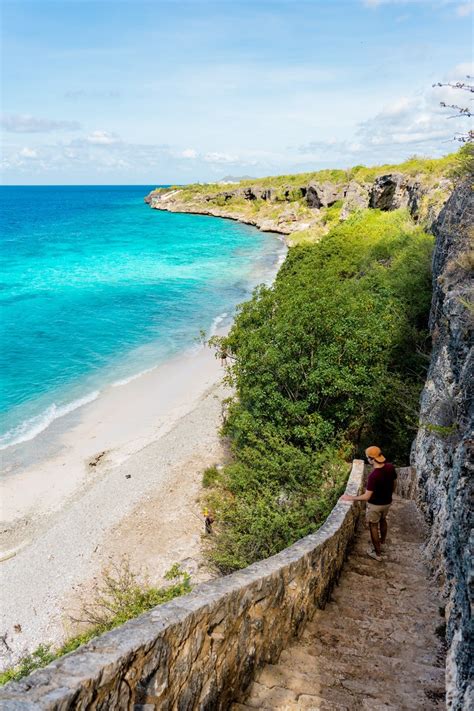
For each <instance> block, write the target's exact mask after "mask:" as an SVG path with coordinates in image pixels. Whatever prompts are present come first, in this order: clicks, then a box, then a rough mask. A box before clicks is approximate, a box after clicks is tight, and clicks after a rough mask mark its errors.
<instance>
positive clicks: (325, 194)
mask: <svg viewBox="0 0 474 711" xmlns="http://www.w3.org/2000/svg"><path fill="white" fill-rule="evenodd" d="M342 195H343V190H341V188H339V186H337V185H335V184H334V183H328V182H326V183H316V182H312V183H309V185H308V187H307V189H306V192H305V196H306V203H307V205H308V207H312V208H316V209H318V210H319V209H320V208H321V207H331V205H334V203H335V202H337V201H338V200H340V199H341V197H342Z"/></svg>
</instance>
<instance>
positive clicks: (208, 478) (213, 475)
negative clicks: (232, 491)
mask: <svg viewBox="0 0 474 711" xmlns="http://www.w3.org/2000/svg"><path fill="white" fill-rule="evenodd" d="M219 474H220V472H219V470H218V468H217V466H216V465H214V466H212V467H207V468H206V469H204V472H203V475H202V485H203V487H204V488H205V489H207V488H209V487H210V486H215V485H216V484H217V482H218V481H219V478H220V477H219Z"/></svg>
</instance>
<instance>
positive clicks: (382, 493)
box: [367, 462, 397, 506]
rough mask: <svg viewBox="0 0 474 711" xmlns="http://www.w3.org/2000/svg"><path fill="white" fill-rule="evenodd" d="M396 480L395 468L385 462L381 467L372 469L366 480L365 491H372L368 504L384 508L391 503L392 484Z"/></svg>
mask: <svg viewBox="0 0 474 711" xmlns="http://www.w3.org/2000/svg"><path fill="white" fill-rule="evenodd" d="M396 478H397V472H396V471H395V467H394V466H393V464H390V462H385V464H384V465H383V467H378V468H376V469H372V471H371V472H370V474H369V478H368V479H367V490H368V491H372V492H373V493H372V496H371V497H370V499H369V504H375V505H376V506H386V505H387V504H391V503H392V492H393V482H394V481H395V479H396Z"/></svg>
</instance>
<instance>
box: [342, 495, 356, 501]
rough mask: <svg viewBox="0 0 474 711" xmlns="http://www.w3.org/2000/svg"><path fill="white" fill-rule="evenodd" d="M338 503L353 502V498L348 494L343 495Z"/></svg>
mask: <svg viewBox="0 0 474 711" xmlns="http://www.w3.org/2000/svg"><path fill="white" fill-rule="evenodd" d="M339 501H354V497H353V496H351V495H350V494H343V495H342V496H341V498H340V499H339Z"/></svg>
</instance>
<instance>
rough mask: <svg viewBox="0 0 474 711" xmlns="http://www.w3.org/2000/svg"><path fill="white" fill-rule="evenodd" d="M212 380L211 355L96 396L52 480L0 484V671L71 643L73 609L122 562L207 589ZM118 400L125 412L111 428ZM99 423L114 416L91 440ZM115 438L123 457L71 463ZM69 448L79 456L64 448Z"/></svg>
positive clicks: (216, 395)
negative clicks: (1, 511)
mask: <svg viewBox="0 0 474 711" xmlns="http://www.w3.org/2000/svg"><path fill="white" fill-rule="evenodd" d="M221 379H222V370H221V367H220V365H219V364H218V361H217V359H216V358H215V356H214V353H213V352H211V351H210V349H204V348H202V349H200V351H199V352H198V353H195V354H194V355H189V354H188V355H187V356H186V357H183V356H181V357H179V358H176V359H175V360H174V361H173V362H172V363H167V364H165V365H163V366H159V367H158V368H157V369H156V370H155V371H153V372H152V373H148V374H146V375H145V376H143V377H142V378H137V379H136V380H133V381H131V382H130V383H129V384H128V385H125V386H123V387H120V388H111V389H110V391H115V392H110V391H109V392H108V393H105V395H106V396H107V395H109V396H111V397H105V399H104V400H103V401H102V403H100V402H99V400H97V401H95V402H93V403H91V404H90V405H89V406H86V408H84V412H83V413H82V419H81V421H80V423H79V424H78V425H77V426H76V428H74V429H73V430H71V431H69V432H68V433H66V434H65V439H66V440H67V441H68V443H69V444H68V446H69V448H70V449H69V450H66V452H69V454H67V455H65V450H64V449H62V450H61V451H60V452H59V454H58V458H59V459H58V461H57V462H56V467H55V468H54V467H53V466H52V463H51V461H50V460H46V462H45V463H44V464H43V468H38V467H36V468H35V467H32V468H31V470H29V471H26V472H25V473H23V474H20V475H14V476H12V477H9V480H8V481H9V486H5V482H2V485H3V491H2V492H1V495H2V501H3V502H6V508H7V513H8V514H9V515H10V520H9V523H7V524H4V525H3V526H2V532H1V538H2V539H3V546H2V555H1V556H0V566H1V567H0V572H1V579H2V592H1V615H0V619H1V622H2V625H1V629H2V635H5V634H6V635H7V637H6V642H7V645H8V648H7V647H6V646H5V645H4V647H3V649H1V650H0V666H1V667H2V668H6V667H8V666H11V665H12V664H15V663H16V662H17V661H18V659H19V658H21V657H22V656H24V654H25V653H27V652H31V651H32V650H33V649H35V648H36V647H37V646H38V645H39V644H53V645H54V646H55V645H58V644H60V643H61V642H62V641H63V640H64V639H65V637H66V636H69V635H70V633H71V629H70V623H69V622H68V620H69V617H70V615H71V613H73V612H74V611H75V610H77V608H78V604H79V598H81V597H82V596H83V595H84V594H87V592H88V591H90V590H91V588H92V585H93V582H94V580H97V579H98V578H100V577H101V571H102V570H103V569H104V568H105V567H106V566H107V565H110V564H111V563H113V562H119V561H120V560H121V558H122V557H123V556H124V555H127V556H128V557H129V558H130V562H131V564H132V568H133V569H134V570H135V571H136V572H137V573H139V574H140V577H142V576H148V577H149V579H150V582H151V583H152V584H160V583H161V581H162V576H163V574H164V573H165V572H166V570H168V569H169V568H170V567H171V565H172V564H173V563H175V562H177V563H181V564H182V565H183V567H185V568H186V569H187V570H189V571H190V572H191V573H192V575H193V580H194V581H195V582H197V581H202V580H204V579H207V578H208V577H210V574H209V572H208V571H206V569H205V568H203V561H202V558H201V552H200V547H201V534H202V532H203V522H202V516H201V512H200V506H199V497H200V493H201V485H202V472H203V470H204V469H205V468H206V467H207V466H212V465H214V464H216V463H218V462H219V461H221V460H222V458H223V457H224V451H223V444H222V442H221V440H220V436H219V427H220V424H221V412H222V411H221V403H222V400H223V399H224V398H225V397H226V396H228V395H229V392H228V390H226V388H225V387H223V386H222V384H221ZM129 386H131V387H129ZM150 391H152V392H154V394H156V396H157V397H156V399H155V398H153V399H151V398H150V397H149V393H150ZM117 393H118V394H119V396H120V397H119V399H120V400H121V401H122V403H123V405H124V407H123V408H122V413H121V414H122V418H121V421H120V423H117V416H116V415H117V404H118V400H117ZM147 395H148V398H146V396H147ZM144 398H145V399H144ZM166 398H168V399H166ZM170 398H171V399H170ZM146 399H147V400H148V402H150V400H153V402H152V403H151V405H153V403H157V407H154V406H153V407H151V410H148V411H147V415H148V417H149V418H151V419H150V420H149V423H148V424H147V426H146V427H145V428H140V427H138V425H135V430H134V433H133V434H134V436H133V437H132V436H131V432H130V430H129V427H130V426H132V428H133V422H132V421H133V418H134V414H135V413H136V412H137V408H138V409H140V408H141V406H142V404H143V403H144V402H145V400H146ZM160 410H161V412H160ZM107 412H109V413H111V414H112V413H115V418H114V420H113V421H112V422H111V423H110V426H109V428H107V427H105V430H103V431H102V432H100V433H98V434H97V435H95V434H92V431H91V424H92V422H93V421H95V422H96V423H97V424H100V422H99V421H98V420H97V419H96V418H97V416H104V415H106V413H107ZM142 414H143V413H142ZM153 418H155V419H154V420H153ZM142 422H143V421H142ZM102 424H106V423H102ZM118 424H120V426H119V427H118ZM114 428H115V432H114V434H113V436H114V437H115V438H116V441H117V442H118V441H119V440H120V438H122V440H121V442H122V444H121V446H120V445H118V446H117V447H116V448H115V449H111V450H109V452H108V453H107V454H108V456H104V457H101V458H99V460H98V461H97V462H96V464H95V465H94V466H93V467H85V466H84V464H85V460H84V458H82V459H78V454H79V452H82V453H83V454H84V453H86V452H89V453H90V452H91V451H92V448H93V447H94V446H95V444H96V442H97V441H100V442H101V446H102V444H103V442H104V441H105V439H106V438H107V437H109V438H110V437H111V430H113V429H114ZM88 430H89V434H90V436H89V438H87V439H86V440H85V441H84V442H80V440H78V439H77V438H78V436H79V433H81V435H85V434H86V433H87V431H88ZM126 430H128V437H127V438H125V439H124V437H123V435H124V432H125V431H126ZM73 439H75V440H76V443H77V442H80V446H79V445H77V446H76V447H74V446H73V444H72V442H73ZM110 441H111V440H110V439H109V442H110ZM78 446H79V449H78ZM94 451H97V450H94ZM65 456H66V460H67V458H68V457H69V461H70V462H75V465H74V467H73V468H72V469H71V470H70V469H69V467H66V469H67V471H68V476H67V477H64V476H63V475H62V474H63V472H64V468H63V467H62V464H63V462H62V461H61V459H64V457H65ZM42 473H43V475H44V476H41V474H42ZM61 475H62V476H61ZM32 574H33V576H34V577H33V578H32ZM18 629H20V630H21V631H20V632H17V631H16V630H18Z"/></svg>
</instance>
